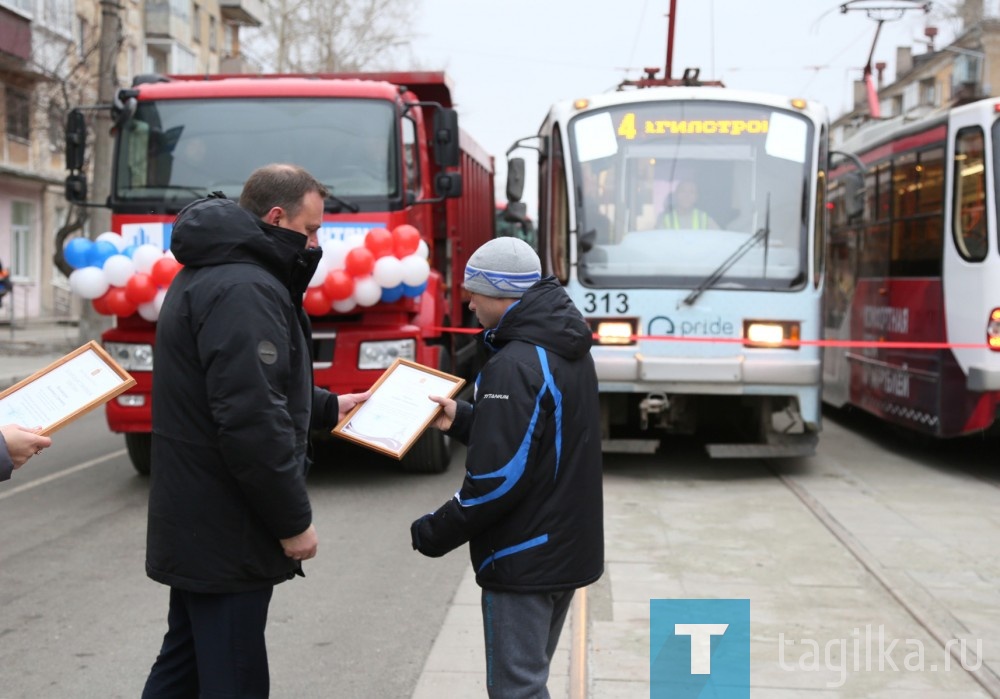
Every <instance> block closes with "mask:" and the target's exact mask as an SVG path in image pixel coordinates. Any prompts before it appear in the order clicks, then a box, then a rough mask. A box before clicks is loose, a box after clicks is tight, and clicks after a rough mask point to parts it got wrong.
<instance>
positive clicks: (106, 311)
mask: <svg viewBox="0 0 1000 699" xmlns="http://www.w3.org/2000/svg"><path fill="white" fill-rule="evenodd" d="M91 304H92V305H93V306H94V310H95V311H97V312H98V313H100V314H101V315H102V316H109V315H111V309H110V308H108V293H107V292H104V296H98V297H97V298H96V299H93V300H92V301H91Z"/></svg>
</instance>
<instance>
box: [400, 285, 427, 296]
mask: <svg viewBox="0 0 1000 699" xmlns="http://www.w3.org/2000/svg"><path fill="white" fill-rule="evenodd" d="M402 286H403V296H406V297H407V298H411V299H415V298H416V297H418V296H420V294H422V293H424V291H425V290H426V289H427V282H424V283H422V284H418V285H417V286H410V285H409V284H403V285H402Z"/></svg>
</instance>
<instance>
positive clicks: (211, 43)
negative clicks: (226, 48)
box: [208, 15, 218, 51]
mask: <svg viewBox="0 0 1000 699" xmlns="http://www.w3.org/2000/svg"><path fill="white" fill-rule="evenodd" d="M216 34H218V30H217V29H216V26H215V16H214V15H213V16H211V17H209V18H208V50H209V51H215V49H216V48H217V45H218V41H217V40H216V38H215V35H216Z"/></svg>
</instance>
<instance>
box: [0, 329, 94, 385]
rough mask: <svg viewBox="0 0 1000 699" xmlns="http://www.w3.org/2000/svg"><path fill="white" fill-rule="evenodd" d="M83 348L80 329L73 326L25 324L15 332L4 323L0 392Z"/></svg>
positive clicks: (0, 345) (0, 344) (0, 340)
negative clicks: (73, 351) (71, 351)
mask: <svg viewBox="0 0 1000 699" xmlns="http://www.w3.org/2000/svg"><path fill="white" fill-rule="evenodd" d="M82 344H83V342H81V341H80V329H79V328H78V327H77V326H76V325H75V324H72V323H69V322H63V321H55V320H48V319H43V320H29V321H23V320H21V321H18V322H17V323H15V325H14V327H13V328H11V326H10V323H9V322H4V323H0V391H2V390H4V389H6V388H9V387H10V386H13V385H14V384H15V383H17V382H18V381H20V380H21V379H24V378H27V377H28V376H31V375H32V374H34V373H35V372H36V371H38V370H39V369H44V368H45V367H46V366H48V365H49V364H51V363H52V362H54V361H55V360H57V359H59V358H60V357H62V356H63V355H64V354H66V353H67V352H69V351H70V350H73V349H76V348H77V347H79V346H80V345H82Z"/></svg>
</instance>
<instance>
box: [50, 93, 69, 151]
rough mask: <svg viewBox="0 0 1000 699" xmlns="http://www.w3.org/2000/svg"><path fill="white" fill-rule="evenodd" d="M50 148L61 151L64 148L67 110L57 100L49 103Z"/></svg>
mask: <svg viewBox="0 0 1000 699" xmlns="http://www.w3.org/2000/svg"><path fill="white" fill-rule="evenodd" d="M47 117H48V122H49V123H48V132H49V148H51V149H52V151H53V152H59V151H61V150H63V148H64V140H63V139H64V138H65V130H64V129H65V126H66V111H65V110H64V109H63V108H62V106H60V105H59V104H57V103H56V102H54V101H53V102H50V103H49V109H48V114H47Z"/></svg>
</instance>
